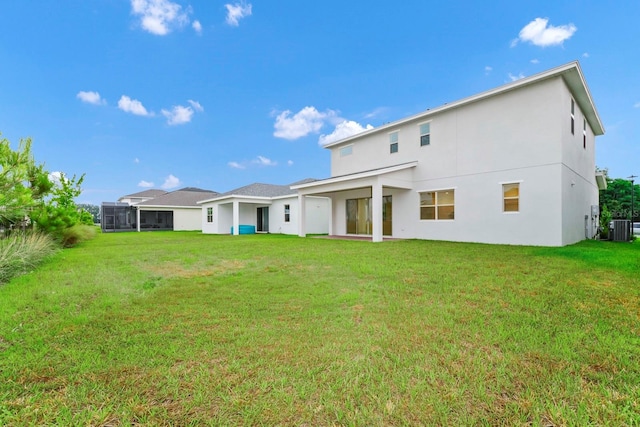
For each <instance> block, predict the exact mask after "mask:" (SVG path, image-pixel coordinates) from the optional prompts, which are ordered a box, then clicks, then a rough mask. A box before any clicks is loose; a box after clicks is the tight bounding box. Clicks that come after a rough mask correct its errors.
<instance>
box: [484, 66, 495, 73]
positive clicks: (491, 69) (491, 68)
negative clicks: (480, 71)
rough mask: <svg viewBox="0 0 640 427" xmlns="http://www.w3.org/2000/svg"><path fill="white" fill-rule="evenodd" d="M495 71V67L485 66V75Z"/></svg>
mask: <svg viewBox="0 0 640 427" xmlns="http://www.w3.org/2000/svg"><path fill="white" fill-rule="evenodd" d="M492 71H493V67H491V66H489V65H487V66H486V67H484V74H485V75H489V74H491V72H492Z"/></svg>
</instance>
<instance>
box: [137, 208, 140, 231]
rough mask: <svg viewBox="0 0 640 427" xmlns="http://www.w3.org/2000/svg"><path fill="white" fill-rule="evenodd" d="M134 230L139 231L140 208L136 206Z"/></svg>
mask: <svg viewBox="0 0 640 427" xmlns="http://www.w3.org/2000/svg"><path fill="white" fill-rule="evenodd" d="M136 230H137V231H140V208H138V207H136Z"/></svg>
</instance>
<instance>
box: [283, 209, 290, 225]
mask: <svg viewBox="0 0 640 427" xmlns="http://www.w3.org/2000/svg"><path fill="white" fill-rule="evenodd" d="M290 220H291V210H290V209H289V205H284V222H289V221H290Z"/></svg>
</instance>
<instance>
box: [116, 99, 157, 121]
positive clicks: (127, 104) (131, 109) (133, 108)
mask: <svg viewBox="0 0 640 427" xmlns="http://www.w3.org/2000/svg"><path fill="white" fill-rule="evenodd" d="M118 108H119V109H121V110H122V111H124V112H125V113H131V114H135V115H136V116H152V115H153V113H150V112H148V111H147V109H146V108H144V106H143V105H142V102H140V101H138V100H137V99H131V98H129V97H128V96H126V95H122V96H121V97H120V100H119V101H118Z"/></svg>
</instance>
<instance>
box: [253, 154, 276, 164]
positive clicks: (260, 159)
mask: <svg viewBox="0 0 640 427" xmlns="http://www.w3.org/2000/svg"><path fill="white" fill-rule="evenodd" d="M253 163H257V164H259V165H261V166H276V165H277V164H278V163H276V162H274V161H273V160H271V159H268V158H266V157H263V156H258V158H257V159H256V160H254V161H253Z"/></svg>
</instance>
